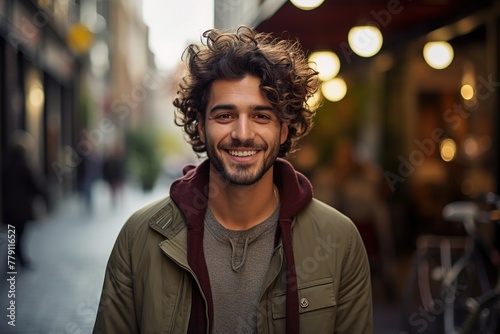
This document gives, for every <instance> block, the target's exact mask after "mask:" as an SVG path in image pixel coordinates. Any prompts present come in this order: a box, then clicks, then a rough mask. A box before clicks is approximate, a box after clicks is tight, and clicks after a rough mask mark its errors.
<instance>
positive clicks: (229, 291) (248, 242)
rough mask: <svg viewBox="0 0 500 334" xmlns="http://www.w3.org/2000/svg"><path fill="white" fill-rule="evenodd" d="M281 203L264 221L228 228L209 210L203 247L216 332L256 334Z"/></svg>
mask: <svg viewBox="0 0 500 334" xmlns="http://www.w3.org/2000/svg"><path fill="white" fill-rule="evenodd" d="M278 213H279V205H278V207H277V208H276V210H275V211H274V212H273V214H272V215H271V216H270V217H269V218H267V219H266V220H264V221H263V222H262V223H260V224H258V225H256V226H254V227H252V228H250V229H248V230H243V231H235V230H228V229H226V228H225V227H224V226H222V225H221V224H220V223H219V222H218V221H217V219H216V218H215V217H214V215H213V213H212V212H211V211H210V209H208V208H207V211H206V213H205V233H204V237H203V249H204V252H205V260H206V263H207V267H208V274H209V276H210V285H211V288H212V298H213V304H214V323H213V331H212V332H213V333H216V334H225V333H231V334H232V333H256V332H257V320H258V317H257V310H258V306H259V297H260V294H261V292H262V283H263V281H264V277H265V275H266V272H267V270H268V268H269V262H270V260H271V257H272V254H273V251H274V237H275V233H276V226H277V221H278Z"/></svg>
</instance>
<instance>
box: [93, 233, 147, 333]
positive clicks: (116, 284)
mask: <svg viewBox="0 0 500 334" xmlns="http://www.w3.org/2000/svg"><path fill="white" fill-rule="evenodd" d="M132 237H133V236H132V233H131V231H130V225H127V224H125V226H124V227H123V228H122V230H121V231H120V233H119V235H118V238H117V240H116V242H115V245H114V247H113V250H112V251H111V255H110V258H109V261H108V265H107V268H106V274H105V277H104V285H103V289H102V294H101V299H100V302H99V308H98V310H97V318H96V322H95V325H94V330H93V333H94V334H101V333H102V334H109V333H131V334H133V333H139V329H138V328H139V326H138V324H137V317H136V312H135V307H134V286H133V276H132V269H131V262H130V242H131V240H132Z"/></svg>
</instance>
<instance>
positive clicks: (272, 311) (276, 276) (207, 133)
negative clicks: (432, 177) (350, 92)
mask: <svg viewBox="0 0 500 334" xmlns="http://www.w3.org/2000/svg"><path fill="white" fill-rule="evenodd" d="M203 36H204V38H205V40H206V43H205V44H204V45H201V46H197V45H191V46H189V47H188V48H187V50H186V53H185V55H186V58H187V59H186V62H187V67H188V75H187V76H186V77H185V78H184V79H183V81H182V82H181V84H180V90H179V92H178V96H177V98H176V99H175V101H174V105H175V107H176V108H177V113H176V123H177V124H178V125H180V126H182V127H183V129H184V131H185V132H186V135H187V138H188V140H189V142H190V143H191V145H192V147H193V150H194V151H195V152H197V153H198V154H201V153H203V152H206V153H207V155H208V159H207V160H205V161H203V162H201V163H200V164H199V165H198V166H197V167H193V166H191V167H187V168H185V170H184V177H182V178H180V179H178V180H176V181H174V182H173V183H172V185H171V188H170V196H169V197H167V198H165V199H161V200H159V201H157V202H155V203H153V204H151V205H149V206H147V207H145V208H143V209H141V210H139V211H138V212H136V213H135V214H134V215H133V216H132V217H131V218H130V219H129V221H128V222H127V223H126V224H125V226H124V227H123V229H122V231H121V232H120V235H119V236H118V239H117V241H116V245H115V247H114V249H113V252H112V254H111V257H110V259H109V263H108V267H107V270H106V278H105V282H104V287H103V292H102V297H101V302H100V305H99V311H98V315H97V319H96V324H95V327H94V333H299V332H301V333H315V334H318V333H371V332H372V304H371V286H370V274H369V265H368V261H367V256H366V252H365V249H364V247H363V244H362V241H361V238H360V236H359V234H358V232H357V230H356V228H355V227H354V225H353V224H352V222H351V221H350V220H349V219H348V218H347V217H345V216H343V215H341V214H340V213H339V212H338V211H336V210H335V209H333V208H331V207H329V206H327V205H326V204H323V203H321V202H319V201H318V200H316V199H313V197H312V188H311V185H310V183H309V181H308V180H307V179H306V178H305V177H304V176H303V175H302V174H300V173H298V172H296V171H295V170H294V169H293V167H292V165H291V164H290V163H288V162H287V161H286V160H284V159H282V158H283V157H287V156H288V155H289V154H290V153H292V152H293V151H294V150H296V148H297V141H298V140H299V139H300V138H301V137H303V136H304V135H305V134H306V133H307V132H308V131H309V130H310V128H311V126H312V118H313V116H314V112H313V111H311V110H310V109H309V107H308V105H307V103H306V101H307V99H308V98H309V97H310V96H312V94H313V93H314V92H315V91H316V90H317V87H318V81H317V73H316V72H315V71H314V70H313V69H311V68H310V67H309V65H308V64H307V60H306V57H305V54H304V53H303V52H302V51H301V49H300V47H299V45H298V43H296V42H291V41H286V40H277V39H274V38H272V37H271V36H270V35H267V34H258V33H256V32H255V31H253V30H252V29H250V28H247V27H240V28H239V29H238V30H237V31H236V33H222V32H220V31H217V30H210V31H208V32H206V33H205V34H204V35H203Z"/></svg>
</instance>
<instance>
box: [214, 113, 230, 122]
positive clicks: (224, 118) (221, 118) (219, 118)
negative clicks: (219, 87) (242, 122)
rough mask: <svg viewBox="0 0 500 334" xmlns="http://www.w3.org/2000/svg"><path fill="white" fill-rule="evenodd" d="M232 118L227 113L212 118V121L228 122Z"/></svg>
mask: <svg viewBox="0 0 500 334" xmlns="http://www.w3.org/2000/svg"><path fill="white" fill-rule="evenodd" d="M232 118H233V117H232V115H231V114H229V113H220V114H217V115H215V116H214V119H215V120H217V121H219V122H225V121H230V120H231V119H232Z"/></svg>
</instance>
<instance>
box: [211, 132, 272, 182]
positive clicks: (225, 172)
mask: <svg viewBox="0 0 500 334" xmlns="http://www.w3.org/2000/svg"><path fill="white" fill-rule="evenodd" d="M206 147H207V156H208V159H209V160H210V162H211V163H212V165H213V166H214V167H215V169H216V170H217V172H218V173H219V174H220V175H221V176H222V178H223V179H224V180H225V181H227V182H228V183H230V184H232V185H239V186H248V185H252V184H254V183H256V182H257V181H259V180H260V179H261V178H262V177H263V176H264V175H265V174H266V173H267V171H269V169H270V168H271V167H272V166H273V165H274V163H275V161H276V159H277V158H278V154H279V148H280V144H279V142H277V144H276V145H273V146H271V147H270V146H269V145H267V144H259V145H256V144H254V141H253V140H249V141H245V142H241V141H239V140H232V141H231V142H230V143H221V144H220V145H219V146H218V147H217V148H218V150H216V149H215V146H214V145H212V144H211V143H210V141H208V140H207V143H206ZM233 148H240V149H241V148H247V149H256V150H258V151H259V152H260V153H263V157H262V159H260V160H258V161H256V162H252V163H248V164H247V163H237V162H233V161H225V159H224V157H223V156H222V155H221V154H220V152H221V151H226V150H229V149H233Z"/></svg>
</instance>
